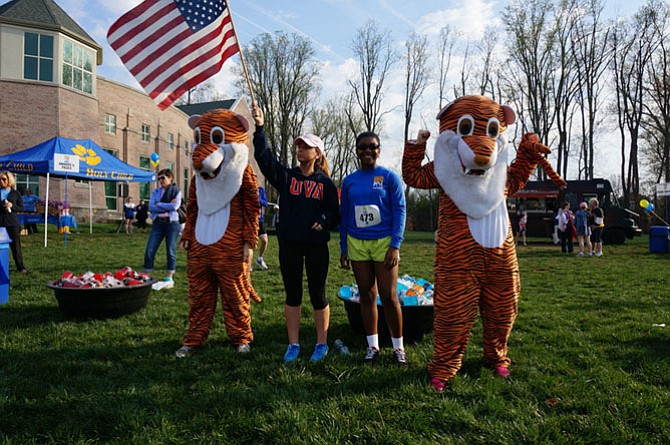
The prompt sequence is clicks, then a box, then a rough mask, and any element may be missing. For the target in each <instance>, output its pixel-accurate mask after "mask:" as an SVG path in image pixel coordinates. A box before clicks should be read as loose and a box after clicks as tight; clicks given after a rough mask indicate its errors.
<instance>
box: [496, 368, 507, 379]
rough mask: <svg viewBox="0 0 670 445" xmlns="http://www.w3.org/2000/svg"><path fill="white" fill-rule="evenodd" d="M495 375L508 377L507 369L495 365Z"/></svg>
mask: <svg viewBox="0 0 670 445" xmlns="http://www.w3.org/2000/svg"><path fill="white" fill-rule="evenodd" d="M496 375H497V376H498V377H502V378H504V379H506V378H507V377H509V369H507V368H505V367H504V366H496Z"/></svg>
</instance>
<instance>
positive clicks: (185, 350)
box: [174, 346, 195, 358]
mask: <svg viewBox="0 0 670 445" xmlns="http://www.w3.org/2000/svg"><path fill="white" fill-rule="evenodd" d="M194 352H195V348H192V347H191V346H182V347H181V348H179V349H177V351H175V353H174V356H175V357H177V358H184V357H188V356H190V355H193V353H194Z"/></svg>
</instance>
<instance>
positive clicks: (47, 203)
mask: <svg viewBox="0 0 670 445" xmlns="http://www.w3.org/2000/svg"><path fill="white" fill-rule="evenodd" d="M48 215H49V172H47V200H46V201H45V202H44V247H46V246H47V230H48V229H47V227H49V221H48Z"/></svg>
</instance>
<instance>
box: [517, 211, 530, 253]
mask: <svg viewBox="0 0 670 445" xmlns="http://www.w3.org/2000/svg"><path fill="white" fill-rule="evenodd" d="M516 223H517V227H516V245H517V246H518V245H519V238H520V239H521V241H522V242H523V245H524V246H527V245H528V244H526V224H528V214H527V213H526V209H525V208H523V207H522V206H519V208H518V210H517V211H516Z"/></svg>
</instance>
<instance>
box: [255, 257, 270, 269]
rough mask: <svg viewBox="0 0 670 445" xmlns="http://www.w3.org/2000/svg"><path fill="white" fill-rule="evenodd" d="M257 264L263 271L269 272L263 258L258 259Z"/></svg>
mask: <svg viewBox="0 0 670 445" xmlns="http://www.w3.org/2000/svg"><path fill="white" fill-rule="evenodd" d="M256 264H258V266H259V267H260V268H261V269H262V270H268V265H267V264H265V261H264V260H263V258H261V257H258V258H256Z"/></svg>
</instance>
